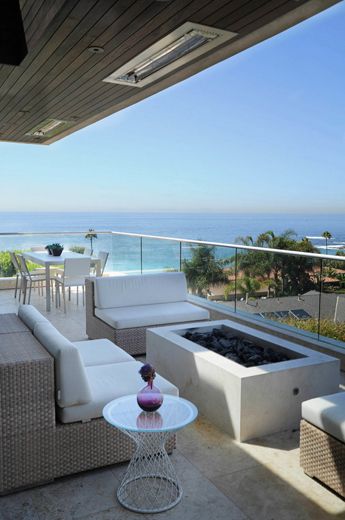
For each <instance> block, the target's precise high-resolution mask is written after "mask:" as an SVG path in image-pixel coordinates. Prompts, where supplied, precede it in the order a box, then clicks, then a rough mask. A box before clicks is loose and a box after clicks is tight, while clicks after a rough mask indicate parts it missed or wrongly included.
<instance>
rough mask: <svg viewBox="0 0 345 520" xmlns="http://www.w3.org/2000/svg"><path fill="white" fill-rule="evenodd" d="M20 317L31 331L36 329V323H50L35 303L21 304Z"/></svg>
mask: <svg viewBox="0 0 345 520" xmlns="http://www.w3.org/2000/svg"><path fill="white" fill-rule="evenodd" d="M18 317H19V318H20V319H21V320H22V322H23V323H25V325H26V326H27V327H29V329H30V330H31V331H33V330H34V328H35V325H36V323H49V321H48V320H47V318H45V317H44V316H42V314H41V313H40V312H39V311H38V310H37V309H36V308H35V307H34V306H33V305H23V304H21V305H19V308H18Z"/></svg>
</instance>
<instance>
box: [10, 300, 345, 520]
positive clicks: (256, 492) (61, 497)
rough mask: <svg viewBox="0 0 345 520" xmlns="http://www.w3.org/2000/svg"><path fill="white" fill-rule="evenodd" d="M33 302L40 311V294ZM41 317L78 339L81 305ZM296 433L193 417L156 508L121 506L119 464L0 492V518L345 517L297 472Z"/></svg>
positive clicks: (344, 507)
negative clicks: (169, 485) (139, 510)
mask: <svg viewBox="0 0 345 520" xmlns="http://www.w3.org/2000/svg"><path fill="white" fill-rule="evenodd" d="M32 303H33V304H34V305H35V306H36V307H37V308H38V309H39V310H40V311H41V312H42V313H43V314H44V315H46V316H47V313H46V312H45V310H44V309H45V301H44V298H41V297H39V296H38V294H37V293H34V294H33V297H32ZM16 307H17V305H16V303H15V300H14V298H13V292H12V291H0V313H5V312H15V310H16ZM48 318H49V319H50V320H51V322H52V323H53V324H54V325H55V326H56V327H57V328H58V330H60V332H62V333H63V334H65V335H66V336H67V337H68V338H69V339H71V340H75V341H77V340H80V339H85V338H86V336H85V309H84V308H83V306H82V305H79V307H77V306H76V305H75V303H74V301H73V295H72V303H70V304H69V308H68V312H67V315H64V313H63V312H62V311H61V310H56V309H55V308H53V309H52V312H51V313H50V314H49V316H48ZM298 439H299V438H298V432H291V431H290V432H283V433H279V434H276V435H270V436H267V437H263V438H261V439H257V440H254V441H251V442H249V443H238V442H235V441H233V440H232V439H230V437H229V436H228V435H227V434H225V433H223V432H221V431H220V430H219V429H217V428H215V427H214V426H213V425H212V424H211V423H210V422H209V421H207V420H206V419H205V418H203V417H200V418H199V419H198V420H197V421H196V422H195V423H194V424H192V425H190V426H189V427H188V428H186V429H185V430H182V431H181V432H180V433H179V434H178V444H177V446H178V449H177V450H176V451H175V453H174V454H173V455H172V457H173V459H174V465H175V467H176V469H177V471H178V473H179V475H180V478H181V481H182V485H183V488H184V497H183V499H182V501H181V503H180V504H179V505H178V506H176V507H175V508H174V509H172V510H170V511H167V512H165V513H160V514H158V515H140V514H136V513H133V512H130V511H126V510H124V509H123V508H122V507H121V506H120V505H119V504H118V503H117V501H116V498H115V489H116V487H117V485H118V483H119V480H120V478H121V475H122V473H123V471H124V469H125V465H116V466H110V467H107V468H103V469H99V470H94V471H90V472H86V473H81V474H79V475H76V476H71V477H65V478H62V479H58V480H56V481H55V482H54V483H52V484H48V485H45V486H41V487H38V488H35V489H30V490H26V491H22V492H20V493H15V494H13V495H9V496H6V497H0V520H17V519H18V520H71V519H77V518H78V519H85V520H86V519H88V520H110V519H111V520H114V519H115V520H117V519H119V520H127V519H131V520H132V519H133V520H134V519H136V518H150V519H152V520H153V519H157V520H175V519H176V520H180V519H184V520H203V519H205V520H206V519H207V520H209V519H211V520H223V519H224V520H244V519H250V520H328V519H329V520H331V519H334V520H342V519H344V520H345V502H344V501H343V500H341V499H340V498H339V497H337V496H336V495H334V494H333V493H331V492H330V491H328V490H327V489H326V488H324V487H323V486H321V485H320V484H318V483H317V482H315V481H314V480H312V479H310V478H309V477H307V476H306V475H304V473H303V471H302V470H301V469H300V467H299V461H298V455H299V450H298Z"/></svg>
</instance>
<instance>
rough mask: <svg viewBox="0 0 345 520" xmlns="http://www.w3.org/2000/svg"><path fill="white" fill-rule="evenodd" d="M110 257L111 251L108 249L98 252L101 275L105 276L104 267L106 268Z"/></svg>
mask: <svg viewBox="0 0 345 520" xmlns="http://www.w3.org/2000/svg"><path fill="white" fill-rule="evenodd" d="M108 257H109V253H108V252H107V251H100V252H99V253H98V258H99V259H100V261H101V276H103V273H104V269H105V266H106V263H107V261H108Z"/></svg>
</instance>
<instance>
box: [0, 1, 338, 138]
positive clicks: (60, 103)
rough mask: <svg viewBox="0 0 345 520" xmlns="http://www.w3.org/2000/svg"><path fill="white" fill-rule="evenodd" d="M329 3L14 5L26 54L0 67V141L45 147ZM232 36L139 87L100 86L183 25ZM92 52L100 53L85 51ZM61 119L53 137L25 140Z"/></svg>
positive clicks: (31, 2) (94, 2) (327, 5)
mask: <svg viewBox="0 0 345 520" xmlns="http://www.w3.org/2000/svg"><path fill="white" fill-rule="evenodd" d="M335 3H337V2H336V1H335V0H309V1H306V0H304V1H303V0H301V1H298V0H250V1H248V0H231V1H230V0H227V1H226V0H212V1H210V0H170V1H169V0H168V1H162V0H160V1H158V0H136V1H134V0H117V1H116V0H21V1H20V5H21V10H22V17H23V23H24V29H25V34H26V41H27V46H28V50H29V52H28V54H27V56H26V57H25V59H24V60H23V61H22V63H21V64H20V65H19V66H17V67H15V66H10V65H1V66H0V139H1V140H4V141H13V142H23V143H38V144H49V143H51V142H54V141H56V140H58V139H61V137H64V136H66V135H68V134H70V133H72V132H74V131H75V130H78V129H80V128H83V127H85V126H87V125H89V124H91V123H93V122H95V121H97V120H99V119H102V118H103V117H105V116H107V115H110V114H112V113H114V112H116V111H118V110H121V109H123V108H125V107H126V106H129V105H131V104H133V103H135V102H137V101H140V100H141V99H144V98H146V97H148V96H150V95H152V94H154V93H156V92H158V91H160V90H162V89H164V88H167V87H168V86H170V85H173V84H174V83H177V82H178V81H181V80H183V79H185V78H187V77H189V76H191V75H192V74H195V73H196V72H199V71H200V70H202V69H204V68H206V67H208V66H210V65H212V64H214V63H217V62H218V61H220V60H222V59H225V58H227V57H229V56H231V55H233V54H236V53H237V52H240V51H241V50H243V49H245V48H248V47H250V46H251V45H254V44H256V43H257V42H259V41H262V40H264V39H266V38H268V37H270V36H272V35H274V34H277V33H278V32H281V31H282V30H284V29H286V28H288V27H290V26H292V25H294V24H296V23H298V22H300V21H302V20H304V19H306V18H308V17H310V16H312V15H313V14H315V13H316V12H319V11H321V10H323V9H325V8H327V7H329V6H330V5H332V4H335ZM187 21H190V22H196V23H200V24H204V25H208V26H212V27H217V28H220V29H226V30H229V31H232V32H235V33H237V36H236V37H235V38H233V39H232V40H230V41H229V42H227V43H226V44H223V45H222V46H221V47H219V48H217V49H215V50H212V51H210V52H209V53H208V54H206V55H204V56H201V57H200V58H197V59H196V60H194V61H193V62H191V63H190V64H188V65H186V66H184V67H181V68H180V69H178V70H176V71H174V72H173V73H170V74H169V75H166V76H165V77H163V78H161V79H159V80H157V81H156V82H155V83H152V84H151V85H147V86H146V87H142V88H140V89H139V88H136V87H132V86H127V85H119V84H110V83H105V82H103V81H102V80H103V79H104V78H105V77H107V76H108V75H110V74H111V73H112V72H114V71H115V70H116V69H117V68H119V67H120V66H122V65H123V64H125V63H126V62H128V61H129V60H130V59H132V58H133V57H135V56H136V55H138V54H139V53H140V52H142V51H143V50H145V49H146V48H147V47H149V46H150V45H152V44H153V43H155V42H156V41H158V40H160V39H161V38H162V37H164V36H166V35H167V34H169V33H170V32H171V31H173V30H174V29H176V28H177V27H179V26H180V25H182V24H183V23H184V22H187ZM90 46H99V47H102V48H103V49H104V52H103V53H101V54H92V53H91V52H90V51H89V50H88V48H89V47H90ZM48 118H54V119H59V120H63V121H68V122H69V123H70V127H69V128H68V129H63V130H62V131H61V132H60V133H58V134H57V135H55V136H54V137H47V136H44V135H43V136H41V137H34V136H28V135H25V134H26V133H27V132H29V131H30V130H32V129H33V128H35V127H36V126H37V125H39V124H40V123H42V121H44V120H46V119H48Z"/></svg>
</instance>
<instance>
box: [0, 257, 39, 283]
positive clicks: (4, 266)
mask: <svg viewBox="0 0 345 520" xmlns="http://www.w3.org/2000/svg"><path fill="white" fill-rule="evenodd" d="M22 252H23V251H15V253H17V254H18V253H22ZM26 265H27V266H28V269H29V271H33V270H34V269H37V267H40V268H42V266H40V265H38V264H34V263H33V262H30V261H28V260H27V261H26ZM15 274H16V270H15V268H14V265H13V264H12V261H11V257H10V253H9V252H8V251H0V277H6V278H7V277H11V276H14V275H15Z"/></svg>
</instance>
